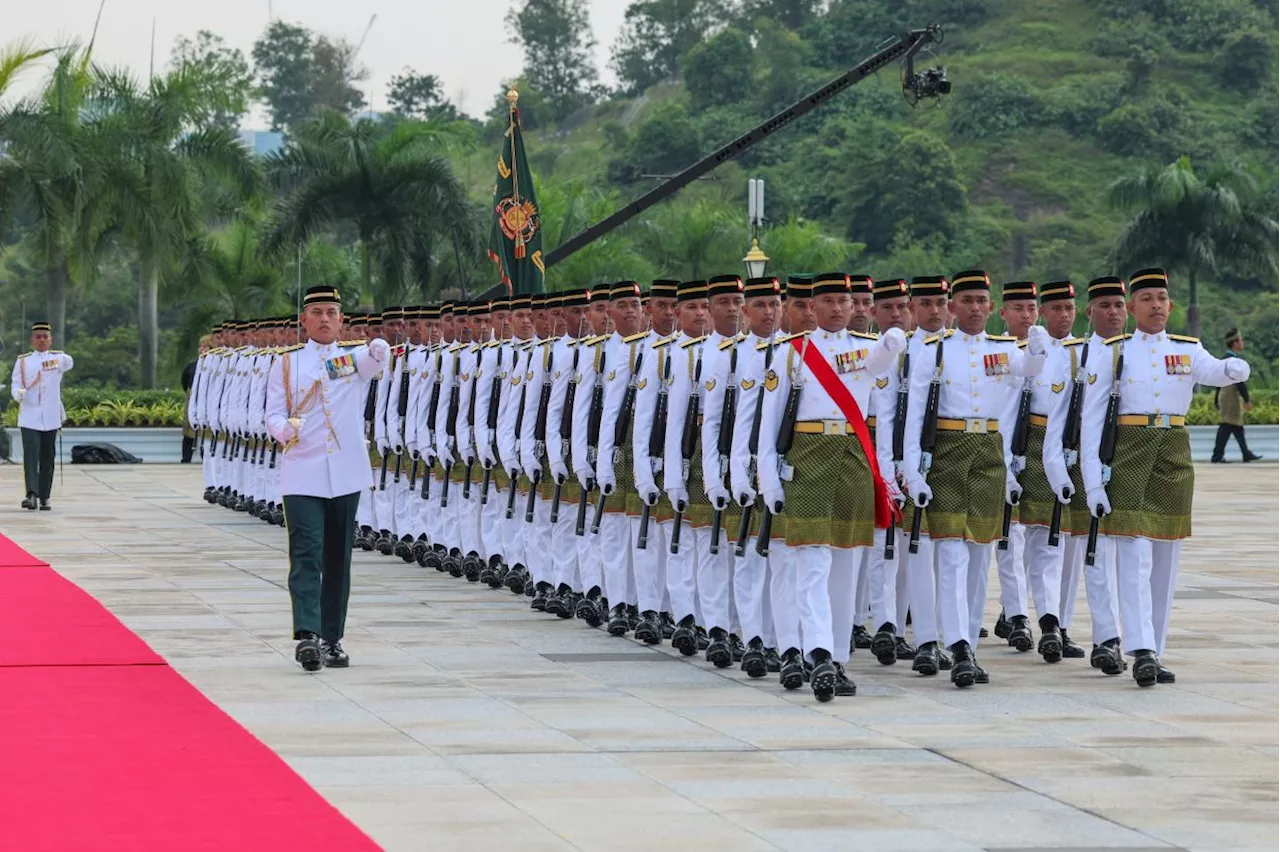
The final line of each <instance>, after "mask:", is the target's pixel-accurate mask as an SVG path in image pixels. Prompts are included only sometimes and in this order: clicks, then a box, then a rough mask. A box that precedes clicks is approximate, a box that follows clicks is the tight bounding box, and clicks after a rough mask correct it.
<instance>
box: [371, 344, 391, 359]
mask: <svg viewBox="0 0 1280 852" xmlns="http://www.w3.org/2000/svg"><path fill="white" fill-rule="evenodd" d="M390 354H391V344H389V343H387V341H385V340H383V339H382V338H380V337H375V338H374V339H373V340H370V341H369V357H370V358H372V359H373V360H375V361H377V362H378V363H379V364H383V363H385V362H386V360H387V356H388V355H390Z"/></svg>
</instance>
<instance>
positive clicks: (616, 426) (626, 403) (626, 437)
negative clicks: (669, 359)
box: [591, 344, 644, 535]
mask: <svg viewBox="0 0 1280 852" xmlns="http://www.w3.org/2000/svg"><path fill="white" fill-rule="evenodd" d="M632 345H633V346H634V345H635V344H632ZM643 364H644V348H643V347H640V351H639V352H637V353H636V360H635V363H634V364H632V365H631V377H630V378H629V379H627V389H626V391H625V392H624V393H623V396H622V407H621V408H619V409H618V419H617V420H615V421H613V458H611V459H610V460H609V461H610V463H612V464H613V467H614V470H615V471H616V470H617V468H618V465H620V464H622V462H623V459H624V458H625V452H624V447H625V446H626V444H627V442H628V441H630V440H631V415H632V413H633V412H634V411H635V409H636V379H637V378H639V376H640V368H641V366H642V365H643ZM607 499H608V496H607V495H606V494H605V493H604V489H603V488H602V489H600V496H599V498H597V500H596V516H595V518H593V519H592V521H591V532H592V534H593V535H594V534H596V533H598V532H600V521H601V518H602V517H603V516H604V504H605V501H606V500H607Z"/></svg>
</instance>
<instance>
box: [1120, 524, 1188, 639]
mask: <svg viewBox="0 0 1280 852" xmlns="http://www.w3.org/2000/svg"><path fill="white" fill-rule="evenodd" d="M1112 541H1113V542H1114V545H1115V551H1116V565H1117V568H1118V580H1119V588H1120V620H1121V623H1122V625H1123V628H1124V631H1123V632H1124V643H1123V644H1124V652H1125V653H1126V654H1132V653H1133V652H1134V651H1141V650H1147V651H1155V652H1156V656H1159V655H1161V654H1163V653H1164V647H1165V640H1166V639H1167V638H1168V635H1169V617H1170V615H1171V613H1172V611H1173V592H1174V586H1175V585H1176V584H1177V579H1178V559H1179V557H1180V556H1181V554H1182V542H1181V541H1152V540H1151V539H1148V538H1128V537H1121V536H1116V537H1115V538H1113V539H1112Z"/></svg>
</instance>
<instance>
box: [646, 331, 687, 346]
mask: <svg viewBox="0 0 1280 852" xmlns="http://www.w3.org/2000/svg"><path fill="white" fill-rule="evenodd" d="M679 336H680V335H679V333H676V334H668V335H667V336H666V337H662V338H659V339H657V340H655V341H653V346H652V348H653V349H661V348H662V347H663V346H667V345H669V344H671V343H674V342H675V340H676V338H677V337H679Z"/></svg>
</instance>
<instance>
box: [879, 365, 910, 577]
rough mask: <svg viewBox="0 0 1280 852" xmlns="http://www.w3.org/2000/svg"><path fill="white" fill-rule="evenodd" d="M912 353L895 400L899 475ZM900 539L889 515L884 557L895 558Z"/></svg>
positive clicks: (895, 458) (900, 375)
mask: <svg viewBox="0 0 1280 852" xmlns="http://www.w3.org/2000/svg"><path fill="white" fill-rule="evenodd" d="M910 376H911V355H910V354H909V353H907V352H904V353H902V369H901V370H899V371H898V394H897V396H896V397H895V398H894V401H893V470H894V475H895V476H896V475H897V472H898V470H899V469H900V468H901V467H902V455H903V449H904V443H905V436H906V431H907V402H908V400H909V398H910V393H911V385H910ZM897 539H898V521H897V519H896V518H894V517H893V516H890V517H889V527H888V529H886V530H885V531H884V558H885V559H893V557H894V543H895V542H896V541H897Z"/></svg>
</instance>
